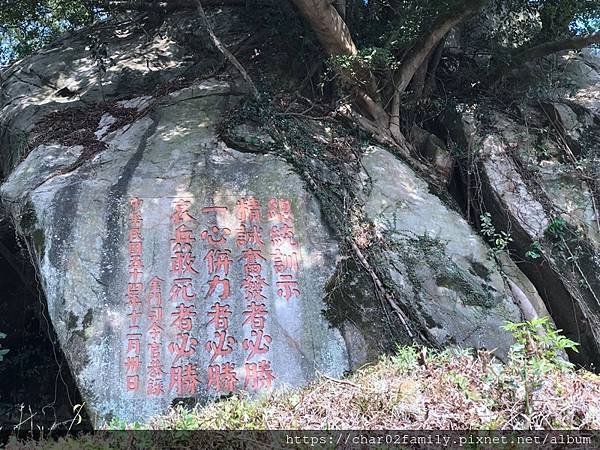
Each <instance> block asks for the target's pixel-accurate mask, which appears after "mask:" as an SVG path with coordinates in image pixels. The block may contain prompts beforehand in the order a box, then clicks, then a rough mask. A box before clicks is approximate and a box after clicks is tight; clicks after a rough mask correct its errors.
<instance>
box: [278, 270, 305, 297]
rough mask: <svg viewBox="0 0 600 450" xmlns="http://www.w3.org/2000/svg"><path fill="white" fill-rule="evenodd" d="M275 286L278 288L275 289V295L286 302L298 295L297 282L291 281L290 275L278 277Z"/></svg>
mask: <svg viewBox="0 0 600 450" xmlns="http://www.w3.org/2000/svg"><path fill="white" fill-rule="evenodd" d="M275 284H276V285H277V287H278V288H279V289H277V295H278V296H280V297H283V298H285V299H286V301H287V300H289V299H290V298H292V297H297V296H299V295H300V289H298V282H297V281H296V280H294V279H293V276H292V275H279V281H276V282H275Z"/></svg>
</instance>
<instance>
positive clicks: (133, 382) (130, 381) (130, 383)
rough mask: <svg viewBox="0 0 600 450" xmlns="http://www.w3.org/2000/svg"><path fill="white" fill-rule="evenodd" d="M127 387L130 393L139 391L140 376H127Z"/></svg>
mask: <svg viewBox="0 0 600 450" xmlns="http://www.w3.org/2000/svg"><path fill="white" fill-rule="evenodd" d="M126 387H127V390H128V391H137V390H138V388H139V387H140V377H139V375H127V379H126Z"/></svg>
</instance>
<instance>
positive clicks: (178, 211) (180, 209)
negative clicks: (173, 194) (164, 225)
mask: <svg viewBox="0 0 600 450" xmlns="http://www.w3.org/2000/svg"><path fill="white" fill-rule="evenodd" d="M191 203H192V202H191V201H189V200H177V201H176V202H175V204H174V205H173V214H171V223H174V224H178V223H182V222H187V221H190V220H196V219H195V218H194V217H192V216H190V214H189V208H190V205H191Z"/></svg>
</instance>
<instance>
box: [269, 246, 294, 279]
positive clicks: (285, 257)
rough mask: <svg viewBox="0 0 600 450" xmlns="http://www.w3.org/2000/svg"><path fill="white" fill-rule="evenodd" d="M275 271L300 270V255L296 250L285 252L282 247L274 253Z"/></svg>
mask: <svg viewBox="0 0 600 450" xmlns="http://www.w3.org/2000/svg"><path fill="white" fill-rule="evenodd" d="M272 256H273V267H274V268H275V272H277V273H281V272H293V273H296V272H298V256H297V254H296V252H289V253H288V252H285V251H281V250H280V249H277V250H275V252H274V253H272Z"/></svg>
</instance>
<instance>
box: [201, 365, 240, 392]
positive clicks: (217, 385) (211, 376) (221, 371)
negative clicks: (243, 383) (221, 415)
mask: <svg viewBox="0 0 600 450" xmlns="http://www.w3.org/2000/svg"><path fill="white" fill-rule="evenodd" d="M237 382H238V379H237V377H236V376H235V365H234V364H233V363H230V362H226V363H224V364H221V365H219V364H213V365H210V366H208V383H207V384H208V387H209V388H212V389H215V390H217V391H226V392H232V391H235V385H236V383H237Z"/></svg>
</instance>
